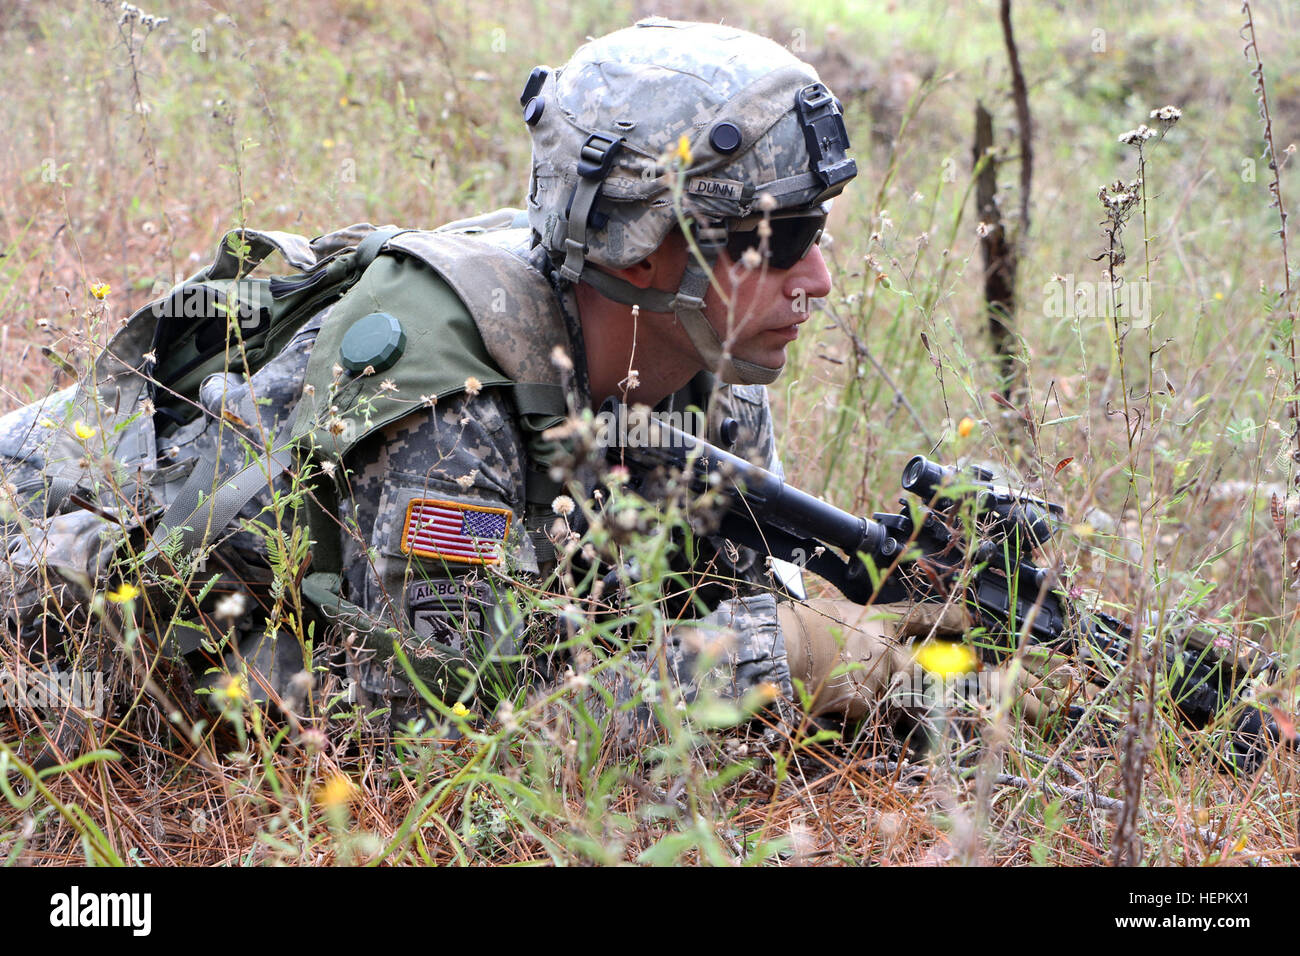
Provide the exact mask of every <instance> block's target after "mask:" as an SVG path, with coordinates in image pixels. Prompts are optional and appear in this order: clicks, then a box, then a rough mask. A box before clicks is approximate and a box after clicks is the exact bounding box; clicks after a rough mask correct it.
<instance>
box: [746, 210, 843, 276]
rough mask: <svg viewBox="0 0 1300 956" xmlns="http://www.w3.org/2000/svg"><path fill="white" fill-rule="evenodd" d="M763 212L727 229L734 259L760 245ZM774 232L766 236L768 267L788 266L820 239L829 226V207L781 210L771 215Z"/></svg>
mask: <svg viewBox="0 0 1300 956" xmlns="http://www.w3.org/2000/svg"><path fill="white" fill-rule="evenodd" d="M763 219H764V217H763V216H762V215H757V216H747V217H746V218H744V219H741V220H739V221H738V222H736V224H735V225H734V226H732V227H731V228H729V229H728V230H727V255H729V256H730V257H731V261H732V262H739V261H740V257H741V256H743V255H744V254H745V252H746V251H747V250H749V249H761V248H762V240H761V239H760V238H759V235H758V224H759V223H760V222H762V221H763ZM768 222H769V224H770V225H771V227H772V234H771V235H770V236H768V238H767V266H768V268H769V269H789V268H791V267H792V266H793V265H794V264H795V263H796V262H798V261H799V260H801V259H802V258H803V257H804V256H806V255H808V253H809V252H810V251H811V250H812V247H813V246H814V245H815V244H817V243H818V242H820V241H821V238H822V230H823V229H825V228H826V211H825V210H824V209H819V210H817V211H814V212H810V211H809V210H808V209H807V208H804V209H791V210H787V211H778V212H774V213H772V214H771V216H770V218H769V219H768Z"/></svg>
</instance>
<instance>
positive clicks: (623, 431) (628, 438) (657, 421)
mask: <svg viewBox="0 0 1300 956" xmlns="http://www.w3.org/2000/svg"><path fill="white" fill-rule="evenodd" d="M643 414H645V415H647V416H648V417H647V418H644V419H642V418H641V417H640V416H641V415H643ZM601 417H602V419H604V420H605V422H606V423H607V425H608V427H609V428H612V429H613V430H614V434H613V435H610V434H608V432H607V433H606V434H605V436H603V437H604V441H605V442H606V447H607V448H608V450H609V458H610V459H611V460H612V461H614V462H618V461H620V460H625V461H630V462H631V463H632V464H634V465H635V466H636V467H637V468H638V469H639V470H643V471H644V470H653V469H654V468H655V467H659V466H663V467H667V468H671V469H680V470H687V469H688V467H689V468H690V469H692V470H693V473H694V476H695V479H696V483H697V485H698V486H699V487H700V488H701V489H704V488H710V489H714V488H716V490H720V491H724V492H726V493H728V494H729V495H730V496H731V497H732V498H733V499H734V500H735V502H736V503H737V505H739V506H740V507H741V508H742V509H743V511H747V512H749V513H750V515H752V517H753V519H755V520H756V521H758V522H759V523H761V524H768V525H771V526H772V527H775V528H778V529H780V530H781V531H785V532H787V533H789V534H792V535H797V536H798V537H800V538H815V539H816V540H818V541H821V542H824V543H825V544H829V545H832V546H834V547H836V548H840V549H842V550H843V551H845V552H847V553H848V554H849V555H850V556H852V555H856V554H859V553H861V554H867V555H870V556H871V557H872V558H873V559H875V560H877V561H883V562H890V561H893V560H894V558H895V556H896V555H897V553H898V551H899V545H898V542H897V541H895V540H894V539H893V538H892V537H890V535H889V531H888V529H887V528H885V526H884V525H882V524H880V523H879V522H876V521H872V520H871V519H870V518H863V517H860V516H858V515H854V514H849V513H848V512H847V511H841V510H840V509H839V508H836V507H835V506H834V505H831V504H827V503H826V502H825V501H822V500H821V499H819V498H814V497H813V496H812V495H810V494H808V493H807V492H805V491H800V490H799V489H798V488H795V487H793V486H791V485H788V484H786V483H785V482H784V481H783V480H782V479H781V478H780V476H778V475H775V474H773V473H772V472H770V471H768V470H767V469H766V468H760V467H759V466H758V465H754V464H751V463H750V462H748V461H745V460H744V459H743V458H740V457H739V456H737V455H733V454H731V452H728V451H724V450H722V449H721V448H719V447H718V446H716V445H713V444H711V443H709V442H707V441H705V440H703V439H701V438H696V437H695V436H693V435H691V434H689V433H688V432H685V431H682V430H681V429H680V428H677V427H675V426H674V425H672V424H671V423H669V422H667V421H665V420H664V419H663V418H657V417H654V416H653V415H652V414H650V413H643V412H641V411H640V410H637V411H634V412H632V413H631V414H630V415H629V414H628V412H627V409H626V408H625V407H624V406H620V405H617V404H616V403H614V402H613V401H612V400H607V401H606V402H605V404H604V405H603V406H601ZM629 425H630V426H631V429H632V430H631V432H630V433H629V431H628V427H629ZM632 439H635V440H632ZM714 476H716V477H714ZM719 480H721V482H722V483H723V485H724V487H717V486H716V483H717V482H718V481H719Z"/></svg>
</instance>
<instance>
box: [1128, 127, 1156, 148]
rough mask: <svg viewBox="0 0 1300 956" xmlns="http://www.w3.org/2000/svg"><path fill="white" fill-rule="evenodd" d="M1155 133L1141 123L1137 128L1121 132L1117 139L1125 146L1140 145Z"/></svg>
mask: <svg viewBox="0 0 1300 956" xmlns="http://www.w3.org/2000/svg"><path fill="white" fill-rule="evenodd" d="M1155 135H1156V131H1155V130H1153V129H1151V127H1149V126H1147V125H1146V124H1145V123H1143V124H1142V125H1141V126H1139V127H1138V128H1137V129H1131V130H1129V131H1128V132H1127V133H1121V134H1120V137H1119V141H1120V142H1121V143H1123V144H1124V145H1125V146H1141V145H1142V144H1143V143H1145V142H1146V141H1147V140H1149V139H1150V138H1151V137H1152V136H1155Z"/></svg>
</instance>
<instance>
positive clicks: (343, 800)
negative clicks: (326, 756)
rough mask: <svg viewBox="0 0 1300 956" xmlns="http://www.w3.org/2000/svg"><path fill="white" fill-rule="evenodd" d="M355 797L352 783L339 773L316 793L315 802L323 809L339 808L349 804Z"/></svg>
mask: <svg viewBox="0 0 1300 956" xmlns="http://www.w3.org/2000/svg"><path fill="white" fill-rule="evenodd" d="M355 796H356V788H355V787H354V786H352V781H351V780H349V779H348V778H347V777H345V776H343V774H341V773H336V774H334V775H333V776H332V777H330V778H329V779H328V780H326V781H325V783H324V785H323V786H322V787H321V788H320V789H319V790H317V791H316V802H317V803H319V804H320V805H321V806H323V807H339V806H343V805H344V804H347V803H351V802H352V800H353V798H354V797H355Z"/></svg>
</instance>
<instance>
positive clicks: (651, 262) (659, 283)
mask: <svg viewBox="0 0 1300 956" xmlns="http://www.w3.org/2000/svg"><path fill="white" fill-rule="evenodd" d="M687 252H688V250H687V248H686V240H685V239H684V238H683V237H682V234H681V231H680V230H678V229H674V230H673V231H672V232H670V233H669V234H668V235H667V237H665V239H664V241H663V242H662V243H661V244H660V246H659V248H658V249H656V250H655V251H654V252H652V253H650V255H648V256H646V257H645V258H644V259H642V260H641V261H640V262H638V263H636V264H635V265H631V266H628V267H627V268H625V269H617V270H613V269H611V270H610V272H611V273H612V274H613V275H616V276H618V277H619V278H620V279H625V280H627V281H628V282H630V283H631V284H632V285H634V286H636V287H637V288H638V289H651V288H654V289H662V290H663V291H665V292H676V291H677V286H678V284H679V283H680V282H681V279H682V272H683V271H685V269H686V255H687Z"/></svg>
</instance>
